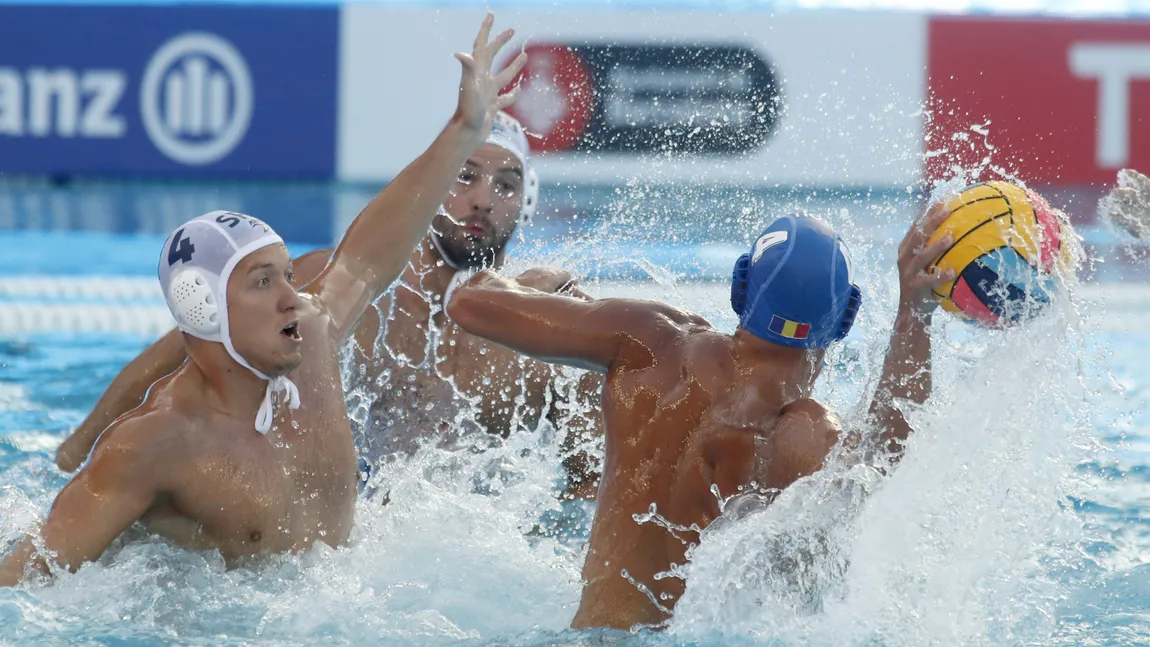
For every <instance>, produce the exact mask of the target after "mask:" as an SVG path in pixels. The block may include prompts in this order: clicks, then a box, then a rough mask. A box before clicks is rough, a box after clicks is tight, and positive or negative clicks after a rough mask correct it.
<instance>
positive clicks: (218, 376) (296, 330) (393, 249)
mask: <svg viewBox="0 0 1150 647" xmlns="http://www.w3.org/2000/svg"><path fill="white" fill-rule="evenodd" d="M492 23H493V17H492V16H491V15H490V14H488V16H487V17H486V19H485V20H484V22H483V26H482V27H481V29H480V31H479V35H478V36H477V38H476V41H475V46H474V49H473V51H472V53H471V54H462V53H461V54H457V55H456V57H457V58H458V59H459V60H460V62H461V64H462V66H463V74H462V79H461V83H460V92H459V103H458V106H457V108H456V111H455V114H454V116H453V117H452V118H451V120H450V122H449V123H448V125H447V126H446V127H445V128H444V130H443V131H442V133H441V134H440V135H439V136H438V137H437V139H436V140H435V142H434V143H432V145H431V147H430V148H429V149H428V150H427V151H426V152H425V153H424V154H423V155H421V156H420V157H419V158H418V159H416V160H415V161H414V162H412V163H411V164H410V165H409V166H408V167H407V168H406V169H404V171H403V172H402V173H400V174H399V176H397V177H396V178H395V180H394V181H393V182H391V183H390V184H389V185H388V186H387V188H386V189H384V190H383V191H382V192H380V194H379V195H378V196H376V197H375V199H373V200H372V201H371V203H369V204H368V205H367V207H366V208H365V209H364V210H363V212H362V213H360V215H359V216H358V217H357V218H356V219H355V221H353V222H352V224H351V226H350V228H349V229H348V232H347V235H346V236H345V237H344V238H343V240H342V241H341V243H340V244H339V246H338V247H337V248H336V250H335V253H334V254H333V255H332V256H331V259H330V261H329V262H328V263H327V264H326V266H325V267H324V268H323V270H322V271H320V272H319V274H318V276H317V277H316V278H315V280H313V281H311V282H310V283H308V284H307V285H306V286H304V287H303V288H302V289H300V290H298V291H297V289H296V287H295V286H293V285H292V278H293V277H292V263H291V256H290V255H289V254H288V251H287V249H286V248H285V247H284V246H283V245H275V246H271V247H265V248H263V249H261V250H259V251H256V252H254V253H252V254H251V255H250V256H248V257H246V258H244V259H243V260H242V261H241V262H240V263H239V264H238V265H237V266H236V268H235V271H234V272H233V274H232V276H231V278H230V279H229V281H228V285H227V286H226V288H225V289H226V291H227V300H228V306H229V307H228V312H229V317H230V322H229V323H230V328H231V330H232V331H233V334H232V341H233V344H234V346H235V348H236V350H237V352H239V353H240V355H242V356H243V357H244V358H245V359H246V360H247V361H248V362H249V363H251V364H252V365H253V366H254V367H255V368H256V369H258V370H260V371H261V372H263V373H265V374H267V375H270V376H281V375H286V376H288V377H289V378H290V379H291V380H292V381H294V382H295V384H296V385H298V386H299V390H300V400H301V403H302V405H301V406H300V407H299V408H298V409H295V410H291V409H288V408H287V407H283V406H280V407H278V408H277V411H276V415H275V420H274V424H273V428H272V430H271V431H270V432H269V433H268V434H267V435H261V434H259V433H258V432H256V431H255V429H254V427H253V421H254V420H255V417H256V412H257V410H258V409H259V406H260V403H261V402H262V400H263V394H264V391H265V389H266V386H267V383H266V382H264V381H263V380H261V379H259V378H258V377H257V376H255V375H254V374H253V373H251V372H250V371H248V370H247V369H246V368H244V367H242V366H241V365H240V364H239V363H237V362H236V361H235V360H234V359H232V357H231V356H230V355H228V354H227V352H226V351H225V349H224V347H223V345H222V344H219V343H216V342H208V341H204V340H201V339H198V338H194V337H191V336H187V337H185V338H184V339H183V343H184V345H185V351H186V353H187V355H188V358H189V359H190V361H188V362H186V363H184V364H183V365H182V366H181V367H180V368H179V369H178V370H176V372H175V373H173V374H171V375H170V376H168V377H166V378H164V379H163V380H161V381H160V382H159V383H158V384H156V385H155V387H153V388H152V389H151V391H150V392H149V394H148V397H147V399H146V401H145V402H144V403H143V405H141V406H140V407H139V408H137V409H135V410H133V411H132V412H131V413H130V414H129V415H126V416H123V417H121V418H120V419H119V420H117V421H116V422H115V423H114V424H113V425H112V426H111V427H110V428H109V429H108V430H107V431H106V432H105V433H104V434H103V435H101V437H100V439H99V441H98V442H97V443H96V446H95V447H94V448H93V450H92V455H91V458H90V460H89V461H88V462H87V464H86V465H85V466H84V468H83V469H82V470H80V472H79V473H78V474H77V475H76V477H75V478H74V479H73V480H72V481H71V482H70V483H69V484H68V485H66V486H65V487H64V489H63V490H62V491H61V492H60V494H59V495H58V496H57V498H56V501H55V502H54V504H53V506H52V509H51V512H50V513H49V515H48V519H47V520H46V521H45V522H44V524H43V526H42V527H41V528H40V530H39V532H38V533H37V534H38V537H36V538H31V537H30V538H27V539H26V540H24V541H23V542H21V543H20V544H19V545H18V546H17V547H16V548H15V549H14V550H13V551H11V552H10V553H9V554H8V556H7V557H6V558H5V559H4V561H3V562H2V563H0V585H4V586H10V585H14V584H16V583H18V582H20V581H21V580H22V579H23V578H24V577H25V575H26V574H27V573H28V572H29V571H39V572H43V573H49V572H50V571H51V566H53V565H54V566H56V567H59V568H67V569H69V570H75V569H77V568H79V567H80V566H81V565H82V564H83V563H84V562H87V561H91V560H95V559H97V558H99V557H100V556H101V555H102V554H103V552H104V550H105V549H106V548H107V547H108V545H109V544H111V542H112V541H113V540H115V538H116V537H118V536H119V535H120V534H121V533H122V532H123V531H124V530H125V529H127V528H128V527H129V526H130V525H132V524H133V523H135V522H137V521H139V522H142V523H143V524H144V525H145V526H146V527H147V528H148V530H149V531H150V532H153V533H155V534H159V535H162V536H165V537H167V538H169V539H171V540H172V541H174V542H176V543H178V544H180V545H183V546H186V547H188V548H190V549H214V550H218V551H219V552H220V553H221V554H222V555H223V556H224V558H225V559H226V560H227V561H228V562H229V563H234V562H235V560H237V559H240V558H244V557H249V556H253V555H259V554H264V553H282V552H295V551H299V550H304V549H307V548H308V547H310V546H311V545H312V544H314V543H315V542H317V541H323V542H325V543H328V544H330V545H333V546H337V545H340V544H342V543H344V542H345V541H346V540H347V538H348V535H349V533H350V531H351V527H352V524H353V522H354V509H355V500H356V496H357V488H356V483H357V477H358V466H357V461H356V455H355V448H354V446H353V443H352V435H351V430H350V426H349V423H348V419H347V414H346V411H345V405H344V396H343V388H342V384H341V382H340V375H339V361H338V352H339V348H340V347H341V346H342V345H343V343H344V342H345V341H346V340H347V339H348V338H349V337H350V336H351V335H352V333H353V332H354V330H355V328H356V326H357V324H358V323H359V319H360V317H361V315H362V314H363V312H364V311H365V310H366V309H367V308H368V306H369V305H370V304H371V303H372V302H373V301H375V300H376V299H378V298H379V296H380V294H382V293H383V291H384V290H385V289H387V288H388V287H389V286H390V285H391V284H392V283H393V282H394V281H395V280H396V279H397V278H398V277H399V275H400V273H401V272H402V271H403V269H404V267H405V266H406V265H407V259H408V256H409V255H410V253H411V250H412V248H414V247H415V246H416V245H417V244H418V242H419V240H420V239H421V238H422V237H423V236H424V234H425V233H426V231H427V228H428V225H429V224H430V222H431V220H432V218H433V217H434V216H435V214H436V213H437V211H438V208H439V205H440V204H441V203H442V202H443V199H444V197H445V196H446V195H447V192H448V191H449V190H450V188H451V186H452V184H453V183H454V181H455V178H456V174H457V173H458V171H459V168H460V167H461V166H462V165H463V163H464V161H465V160H467V158H468V157H469V156H470V155H471V154H472V153H473V152H474V151H475V150H476V148H478V147H479V146H480V144H482V143H483V140H484V138H485V135H486V133H487V132H488V131H489V129H490V128H491V122H492V119H493V118H494V115H495V113H496V112H497V111H498V110H500V109H502V108H504V107H506V106H508V105H510V104H511V103H512V102H513V101H514V95H513V94H509V95H503V96H500V95H499V91H500V89H501V88H504V87H506V86H507V84H508V83H509V82H510V81H511V80H512V79H513V78H514V76H515V74H517V73H518V71H519V70H520V69H522V67H523V65H524V63H525V62H526V57H525V56H520V57H518V58H516V59H515V60H514V61H513V62H512V63H511V64H510V65H509V66H508V67H507V69H505V70H504V71H503V72H502V73H500V74H498V75H493V74H492V73H491V62H492V60H493V59H494V57H495V56H496V54H497V53H498V51H499V49H500V48H501V47H502V46H503V45H505V44H506V43H507V42H508V40H510V38H511V36H512V32H511V31H510V30H508V31H505V32H503V33H502V34H500V35H499V36H497V37H496V38H495V40H494V41H491V40H490V33H491V26H492Z"/></svg>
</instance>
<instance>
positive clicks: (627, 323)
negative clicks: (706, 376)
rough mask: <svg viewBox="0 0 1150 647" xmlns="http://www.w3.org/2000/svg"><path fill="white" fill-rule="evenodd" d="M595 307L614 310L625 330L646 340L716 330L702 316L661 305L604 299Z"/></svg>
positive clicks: (640, 301)
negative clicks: (640, 335) (599, 306)
mask: <svg viewBox="0 0 1150 647" xmlns="http://www.w3.org/2000/svg"><path fill="white" fill-rule="evenodd" d="M593 303H598V304H602V305H601V307H603V308H604V309H610V310H611V317H612V318H613V319H616V320H618V321H619V323H620V328H621V329H623V330H626V331H628V332H630V333H645V335H644V336H653V337H671V336H679V335H683V334H686V333H694V332H706V331H711V330H714V329H715V328H714V326H712V325H711V323H710V322H709V321H707V320H706V319H704V318H703V317H702V316H700V315H697V314H695V313H693V312H690V311H687V310H683V309H681V308H676V307H675V306H673V305H670V304H668V303H663V302H661V301H648V300H642V299H604V300H602V301H598V302H593Z"/></svg>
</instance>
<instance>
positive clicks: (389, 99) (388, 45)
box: [338, 4, 926, 186]
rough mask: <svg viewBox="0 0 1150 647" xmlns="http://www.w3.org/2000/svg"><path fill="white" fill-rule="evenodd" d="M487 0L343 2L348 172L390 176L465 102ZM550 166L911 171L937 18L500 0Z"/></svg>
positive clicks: (591, 178) (596, 178)
mask: <svg viewBox="0 0 1150 647" xmlns="http://www.w3.org/2000/svg"><path fill="white" fill-rule="evenodd" d="M482 17H483V14H482V12H481V11H479V10H471V9H466V10H464V9H444V8H434V9H424V8H412V7H403V6H398V5H390V6H389V5H366V4H353V5H348V6H346V7H344V10H343V13H342V21H343V36H342V57H341V74H340V96H341V100H340V117H341V119H340V139H339V154H338V173H339V175H340V176H341V177H343V178H345V179H352V180H361V179H363V180H366V179H370V180H377V179H384V178H390V177H393V176H394V175H395V174H397V173H398V172H399V171H400V170H402V169H403V167H404V166H405V165H406V164H408V163H409V162H411V160H413V159H414V158H415V157H416V156H417V155H419V154H420V153H421V152H422V151H423V150H424V149H425V148H426V147H427V145H428V144H429V143H430V142H431V141H432V139H433V138H434V136H435V135H436V134H437V133H438V132H439V131H440V130H441V129H442V128H443V126H444V124H445V123H446V122H447V120H448V119H449V118H450V116H451V114H452V111H453V110H454V107H455V102H456V95H457V90H458V84H459V73H460V72H459V63H458V62H457V61H456V60H455V59H454V58H452V54H453V53H454V52H457V51H469V50H470V47H471V43H472V41H473V40H474V37H475V33H476V31H477V29H478V27H479V24H480V21H481V20H482ZM496 23H497V24H496V30H497V31H498V30H501V29H503V28H506V27H513V28H515V30H516V36H515V37H514V39H513V40H512V42H511V44H509V45H508V47H507V48H506V49H507V50H508V51H506V52H505V56H504V57H503V58H502V59H501V61H500V63H501V64H502V63H505V62H506V61H508V60H510V58H511V57H513V56H514V55H515V54H517V53H518V52H519V51H520V50H526V51H527V52H528V54H529V55H530V62H529V63H528V68H527V69H526V70H525V72H524V74H523V75H522V77H521V79H520V80H519V85H520V92H521V94H520V99H519V101H518V103H517V104H516V105H515V106H514V107H513V109H512V112H513V113H514V114H515V115H516V116H517V117H518V118H519V119H520V120H521V121H522V122H523V124H524V125H525V126H526V128H527V129H528V131H529V132H530V133H532V137H531V143H532V145H533V147H534V150H535V151H536V152H537V161H538V165H537V169H538V170H539V172H540V175H541V177H542V179H543V181H544V182H602V183H618V182H627V181H641V182H675V183H729V184H744V185H759V186H774V185H779V184H794V183H806V184H816V185H825V186H842V185H849V186H867V185H884V186H891V185H894V186H902V185H906V184H908V183H913V182H916V181H918V180H919V179H920V178H921V176H922V164H921V159H922V137H923V126H922V124H923V117H922V100H923V97H924V84H925V73H924V69H925V51H926V41H925V38H926V18H925V17H924V16H921V15H914V14H893V13H892V14H888V13H882V12H875V13H853V12H830V11H808V12H795V13H786V14H781V15H770V14H768V13H765V12H743V13H720V12H714V11H698V12H687V11H659V12H652V11H637V12H627V11H590V10H562V9H561V10H547V11H535V10H531V11H515V10H512V9H505V10H500V11H499V12H497V15H496Z"/></svg>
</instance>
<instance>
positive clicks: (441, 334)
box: [56, 112, 602, 498]
mask: <svg viewBox="0 0 1150 647" xmlns="http://www.w3.org/2000/svg"><path fill="white" fill-rule="evenodd" d="M538 196H539V179H538V176H537V174H536V173H535V171H534V169H533V168H532V159H531V151H530V147H529V145H528V141H527V136H526V134H525V133H524V131H523V128H522V126H521V125H520V124H519V122H518V121H516V120H515V119H514V118H513V117H511V116H510V115H508V114H507V113H505V112H500V113H499V114H498V115H497V116H496V118H495V121H494V123H493V125H492V129H491V132H490V134H488V136H487V138H486V140H485V141H484V143H483V145H481V146H480V147H479V148H478V149H476V151H475V152H474V153H472V154H471V156H470V157H468V159H467V161H466V162H465V163H464V165H463V168H462V169H461V170H460V172H459V175H458V177H457V178H456V181H455V186H454V187H453V188H452V190H451V192H450V193H449V194H448V196H447V199H446V200H445V201H444V204H443V211H442V212H441V213H440V214H439V215H438V216H437V217H436V218H435V220H434V221H433V222H432V225H431V229H430V230H429V232H428V235H427V236H426V237H425V238H424V240H423V242H422V243H421V244H420V245H419V246H417V247H416V248H415V250H414V252H412V254H411V257H410V259H409V261H408V266H407V268H406V269H405V270H404V272H403V274H402V275H401V277H400V279H399V281H398V282H397V283H396V289H395V290H393V291H390V292H388V293H387V294H385V295H384V296H383V297H381V298H380V299H379V301H377V303H376V309H375V311H371V310H369V311H368V312H367V314H366V315H365V316H364V317H363V318H362V319H361V320H360V322H359V325H358V327H357V328H356V332H355V338H356V341H357V344H356V346H357V348H356V351H357V352H356V355H355V357H354V359H353V361H354V363H355V364H356V365H362V366H363V367H364V369H365V370H364V371H363V373H362V374H361V373H360V372H359V371H356V372H355V374H354V376H353V378H352V381H351V382H349V383H348V384H347V387H348V390H349V391H350V392H352V393H357V392H360V393H362V394H364V397H366V398H367V399H368V400H369V401H370V404H369V406H370V411H369V414H368V420H367V424H366V425H365V428H364V430H363V436H362V441H361V444H362V445H363V446H362V447H360V450H361V453H362V455H363V456H364V457H366V459H367V461H368V462H369V463H374V462H375V461H377V460H379V459H380V458H381V457H383V456H386V455H389V454H395V453H404V454H406V453H408V452H410V451H411V450H412V449H413V448H414V447H415V445H416V443H417V442H418V441H420V440H423V439H426V438H428V437H430V436H440V435H441V434H442V432H443V431H444V430H445V429H451V430H452V431H454V432H460V431H466V430H468V429H470V428H476V427H477V428H480V429H482V430H484V431H486V432H488V433H491V434H493V435H497V436H503V437H506V436H507V435H509V434H510V433H511V432H512V431H513V430H514V428H515V427H516V426H524V427H529V428H533V427H535V425H537V424H538V422H539V421H540V419H541V418H543V417H546V418H548V419H549V420H551V422H552V423H553V424H555V426H556V427H557V428H562V429H563V430H564V431H565V432H566V433H567V439H568V443H569V445H571V446H577V445H579V444H581V441H583V440H585V439H586V438H587V437H588V436H591V435H593V434H595V433H596V432H597V429H598V420H599V406H598V393H599V387H600V385H601V382H602V380H601V378H600V377H599V375H598V374H596V373H586V374H584V375H583V376H582V379H581V380H580V381H579V382H578V384H577V388H575V389H571V388H566V389H561V388H557V385H556V380H555V377H556V371H555V370H554V368H553V367H551V366H550V365H548V364H544V363H542V362H538V361H535V360H531V359H528V358H524V357H523V356H521V355H519V354H518V353H516V352H514V351H512V350H510V349H507V348H505V347H502V346H499V345H497V344H492V343H489V342H487V341H486V340H484V339H480V338H478V337H474V336H472V335H469V334H467V333H465V332H463V331H462V330H460V329H459V328H458V327H457V326H455V325H453V324H451V323H450V322H449V321H447V320H446V318H445V317H444V316H443V315H442V310H441V304H442V302H443V295H444V293H445V292H446V291H447V290H448V288H449V287H450V286H451V285H453V284H454V283H457V282H458V281H460V280H461V279H463V278H465V277H466V276H469V273H468V272H469V271H470V270H474V269H480V268H483V267H495V268H498V267H501V266H502V265H503V263H504V261H505V259H506V247H507V243H508V242H509V241H510V239H511V236H512V234H513V233H514V232H515V230H516V228H517V227H519V226H520V225H521V224H527V223H529V222H530V221H531V218H532V216H533V214H534V212H535V209H536V206H537V203H538ZM331 251H332V250H330V249H324V250H318V251H315V252H311V253H308V254H304V255H303V256H301V257H300V258H298V259H296V261H295V283H296V284H297V285H304V284H306V283H308V282H309V281H311V280H312V279H313V278H315V276H316V275H318V274H319V272H320V271H321V270H323V268H324V267H325V266H326V264H327V261H328V259H329V258H330V256H331ZM533 287H536V288H541V287H542V286H541V285H536V286H533ZM381 328H382V329H383V330H384V335H383V337H382V338H381V337H380V330H381ZM429 336H432V338H433V340H434V341H435V344H434V346H429V344H428V337H429ZM377 340H381V341H380V343H378V344H377ZM429 349H430V350H432V351H433V352H434V360H433V361H428V351H429ZM186 357H187V355H186V354H185V352H184V344H183V339H182V336H181V334H180V333H179V331H178V330H174V331H172V332H170V333H168V334H167V335H165V336H164V337H163V338H161V339H160V340H158V341H157V342H155V343H154V344H152V345H151V346H150V347H149V348H147V349H146V350H145V351H144V352H143V353H141V354H140V356H139V357H137V358H136V359H134V360H133V361H132V362H130V363H129V364H128V365H127V366H126V367H124V370H122V371H121V372H120V374H119V375H118V376H116V378H115V380H113V382H112V384H111V385H110V386H109V387H108V389H107V390H106V391H105V392H104V395H103V397H101V399H100V401H99V402H98V403H97V404H96V406H95V407H94V408H93V410H92V412H91V413H90V414H89V415H88V417H87V419H85V420H84V422H83V424H81V425H80V426H79V427H78V428H77V429H76V431H75V432H74V433H73V434H72V436H71V437H70V438H68V440H66V441H65V442H64V444H63V445H61V446H60V449H59V450H58V452H57V458H56V461H57V464H58V465H59V466H60V467H61V469H64V470H66V471H72V470H75V469H76V468H77V467H79V465H80V463H81V462H82V461H83V460H84V458H85V457H86V456H87V455H88V451H89V450H90V448H91V446H92V444H93V443H94V442H95V441H96V438H97V437H99V435H100V433H101V432H102V431H103V430H104V429H105V428H106V427H107V426H108V425H109V424H111V423H112V421H114V420H115V419H116V418H118V417H119V416H120V415H122V414H123V413H125V412H127V411H129V410H131V409H133V408H135V407H137V406H139V404H140V402H142V401H143V399H144V395H145V393H146V392H147V389H148V387H149V386H151V385H152V383H154V382H155V381H156V380H158V379H160V378H161V377H163V376H165V375H167V374H169V373H171V372H172V371H175V370H176V369H177V368H179V366H180V364H182V363H183V362H184V360H185V359H186ZM384 374H386V375H388V376H389V378H388V379H387V380H384V381H382V382H381V381H380V377H381V375H384ZM381 384H382V385H384V387H385V388H381ZM563 386H570V385H563ZM549 390H550V391H552V392H550V393H549V392H548V391H549ZM572 390H574V391H575V393H574V394H571V393H570V391H572ZM571 397H574V398H576V399H578V400H580V402H579V403H577V406H574V407H572V406H570V404H571V402H570V398H571ZM569 454H570V457H569V459H568V471H569V473H570V479H569V481H570V487H569V491H571V493H572V494H576V495H578V496H580V497H583V498H587V497H590V496H591V495H593V493H594V487H595V479H594V477H593V476H592V475H591V474H589V472H590V471H591V470H590V467H589V465H588V462H587V460H586V457H585V454H583V453H582V452H570V453H569ZM365 471H366V470H365Z"/></svg>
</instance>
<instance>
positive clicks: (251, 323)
mask: <svg viewBox="0 0 1150 647" xmlns="http://www.w3.org/2000/svg"><path fill="white" fill-rule="evenodd" d="M292 278H293V277H292V267H291V256H290V255H289V254H288V251H287V248H286V247H284V246H283V245H271V246H268V247H264V248H263V249H260V250H258V251H255V252H253V253H251V254H250V255H248V256H247V257H246V258H244V259H243V260H242V261H240V262H239V264H237V265H236V268H235V269H234V270H232V275H231V277H229V278H228V328H229V332H230V333H231V338H232V345H233V346H235V349H236V352H237V353H239V354H240V357H243V358H244V359H245V360H247V362H248V364H251V365H252V366H253V367H255V368H256V369H257V370H259V371H260V372H262V373H264V374H266V375H270V376H273V377H274V376H277V375H283V374H284V373H287V372H288V371H291V370H292V369H294V368H296V367H297V366H299V365H300V362H301V361H302V360H303V354H302V353H301V350H300V345H301V342H302V341H303V339H302V338H301V337H300V332H299V317H300V306H301V305H302V304H303V302H302V300H301V299H300V297H299V295H298V294H296V291H295V288H294V287H292V284H291V282H292Z"/></svg>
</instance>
